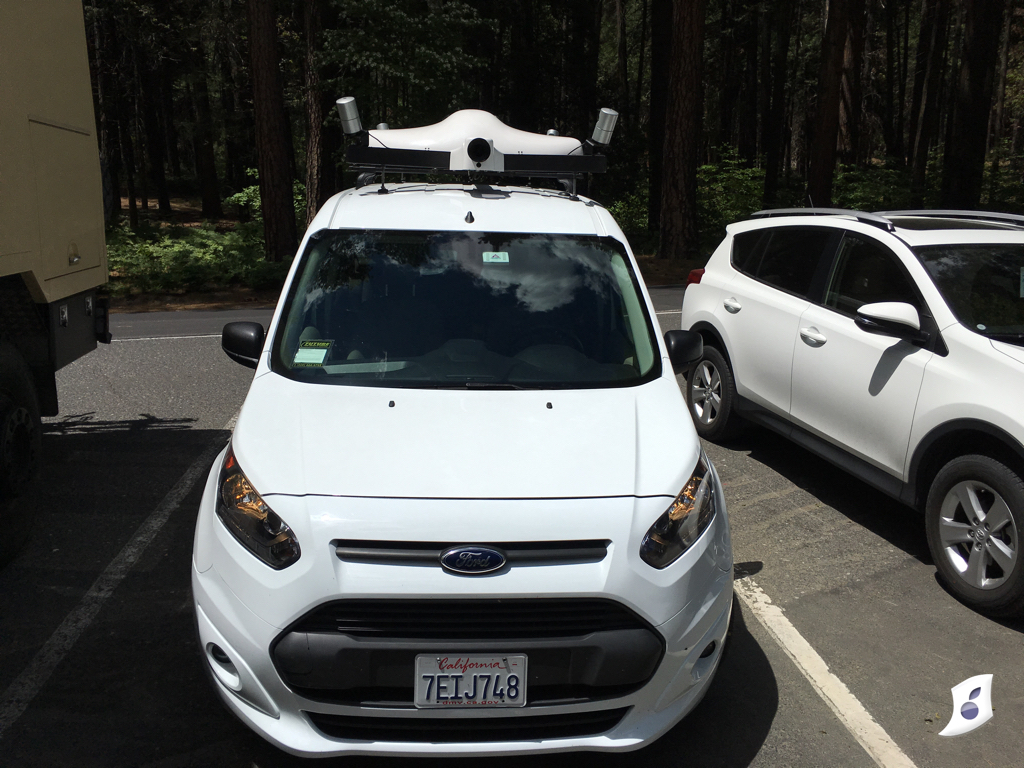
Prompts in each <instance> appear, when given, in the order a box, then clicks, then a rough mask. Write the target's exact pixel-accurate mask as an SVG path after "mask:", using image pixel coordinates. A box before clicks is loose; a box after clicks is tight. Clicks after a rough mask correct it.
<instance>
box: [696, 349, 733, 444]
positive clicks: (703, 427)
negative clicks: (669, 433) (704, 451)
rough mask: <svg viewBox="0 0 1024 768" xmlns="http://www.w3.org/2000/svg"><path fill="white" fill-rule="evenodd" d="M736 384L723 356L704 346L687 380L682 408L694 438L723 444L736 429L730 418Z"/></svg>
mask: <svg viewBox="0 0 1024 768" xmlns="http://www.w3.org/2000/svg"><path fill="white" fill-rule="evenodd" d="M735 400H736V384H735V380H734V379H733V375H732V369H731V368H730V367H729V363H728V362H727V361H726V359H725V355H723V354H722V353H721V352H719V351H718V349H716V348H715V347H710V346H705V347H704V354H703V355H702V356H701V359H700V360H698V361H697V364H696V365H694V367H693V369H692V370H691V372H690V375H689V377H687V382H686V405H687V407H688V408H689V409H690V416H692V417H693V425H694V427H696V429H697V434H698V435H700V436H701V437H703V438H705V439H706V440H724V439H726V438H729V437H732V436H734V435H735V434H736V433H737V432H738V431H739V428H740V425H739V417H737V416H736V415H735V414H733V412H732V409H733V403H734V402H735Z"/></svg>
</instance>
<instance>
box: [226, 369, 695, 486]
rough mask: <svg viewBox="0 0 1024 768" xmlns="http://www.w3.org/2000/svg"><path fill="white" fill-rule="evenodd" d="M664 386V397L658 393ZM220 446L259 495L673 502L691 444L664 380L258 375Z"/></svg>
mask: <svg viewBox="0 0 1024 768" xmlns="http://www.w3.org/2000/svg"><path fill="white" fill-rule="evenodd" d="M666 385H667V386H666ZM232 445H233V449H234V452H235V456H236V457H237V459H238V461H239V464H240V465H241V467H242V469H243V471H244V472H245V473H246V475H247V476H248V477H249V480H250V481H251V482H252V483H253V485H254V486H255V487H256V489H257V490H258V491H259V492H260V493H261V494H263V495H264V496H270V495H274V494H286V495H323V496H361V497H388V498H433V499H438V498H450V499H485V498H491V499H493V498H502V499H528V498H529V499H533V498H582V497H607V496H633V495H639V496H654V495H666V496H675V495H676V494H677V493H678V492H679V489H680V488H681V487H682V485H683V484H684V483H685V480H686V478H688V477H689V476H690V474H691V472H692V470H693V467H694V465H695V464H696V461H697V454H698V452H699V443H698V441H697V438H696V434H695V433H694V431H693V427H692V424H691V423H690V422H689V416H688V412H687V410H686V407H685V404H684V403H683V400H682V396H681V394H680V392H679V389H678V386H677V385H676V383H675V381H673V380H669V379H667V378H661V379H657V380H655V381H653V382H650V383H648V384H646V385H643V386H639V387H626V388H611V389H590V390H514V391H508V390H484V391H481V390H474V391H464V390H436V389H434V390H429V389H393V388H380V387H358V386H336V385H327V384H308V383H300V382H296V381H291V380H289V379H286V378H284V377H282V376H279V375H277V374H275V373H268V374H264V375H262V376H257V377H256V378H255V379H254V381H253V384H252V388H251V389H250V391H249V395H248V397H247V398H246V401H245V405H244V406H243V407H242V411H241V413H240V415H239V418H238V423H237V425H236V427H235V432H234V435H233V437H232Z"/></svg>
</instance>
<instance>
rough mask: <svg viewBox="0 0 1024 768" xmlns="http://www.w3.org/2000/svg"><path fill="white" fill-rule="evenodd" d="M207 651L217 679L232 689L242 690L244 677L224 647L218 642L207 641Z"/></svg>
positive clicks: (211, 667)
mask: <svg viewBox="0 0 1024 768" xmlns="http://www.w3.org/2000/svg"><path fill="white" fill-rule="evenodd" d="M206 653H207V655H208V656H209V657H210V669H212V670H213V674H214V675H215V676H216V677H217V679H218V680H220V681H221V682H222V683H223V684H224V685H225V686H227V687H228V688H230V689H231V690H232V691H235V692H238V691H240V690H241V689H242V678H241V677H240V676H239V674H238V669H237V668H236V667H235V665H234V664H233V663H232V662H231V657H229V656H228V655H227V653H225V652H224V649H223V648H221V647H220V646H219V645H217V644H216V643H207V645H206Z"/></svg>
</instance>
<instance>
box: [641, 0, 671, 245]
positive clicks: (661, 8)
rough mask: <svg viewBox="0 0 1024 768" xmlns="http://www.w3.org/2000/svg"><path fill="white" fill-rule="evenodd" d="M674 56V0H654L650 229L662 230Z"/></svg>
mask: <svg viewBox="0 0 1024 768" xmlns="http://www.w3.org/2000/svg"><path fill="white" fill-rule="evenodd" d="M671 59H672V0H651V104H650V117H649V118H648V121H647V126H648V129H647V155H648V177H649V181H648V184H649V186H648V191H647V229H648V231H650V232H660V231H661V199H662V179H663V178H664V174H663V166H664V163H663V160H664V157H665V107H666V104H667V101H668V81H669V64H670V62H671Z"/></svg>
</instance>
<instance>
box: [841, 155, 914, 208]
mask: <svg viewBox="0 0 1024 768" xmlns="http://www.w3.org/2000/svg"><path fill="white" fill-rule="evenodd" d="M832 205H833V207H834V208H847V209H849V210H852V211H894V210H899V209H901V208H903V209H906V208H909V207H910V178H909V176H908V174H907V172H906V171H904V170H898V169H895V168H885V167H882V166H869V167H864V166H840V167H839V168H837V169H836V175H835V182H834V183H833V186H832Z"/></svg>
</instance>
